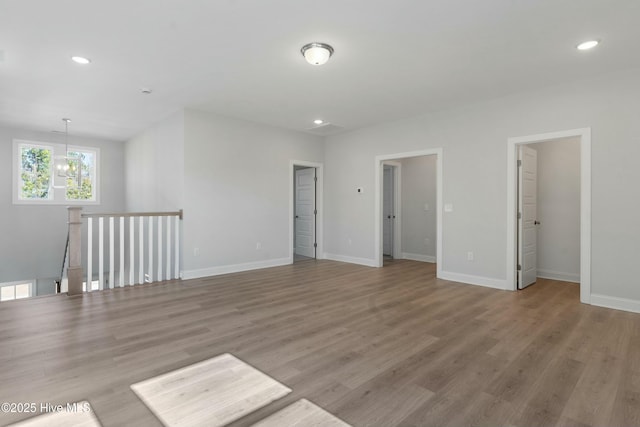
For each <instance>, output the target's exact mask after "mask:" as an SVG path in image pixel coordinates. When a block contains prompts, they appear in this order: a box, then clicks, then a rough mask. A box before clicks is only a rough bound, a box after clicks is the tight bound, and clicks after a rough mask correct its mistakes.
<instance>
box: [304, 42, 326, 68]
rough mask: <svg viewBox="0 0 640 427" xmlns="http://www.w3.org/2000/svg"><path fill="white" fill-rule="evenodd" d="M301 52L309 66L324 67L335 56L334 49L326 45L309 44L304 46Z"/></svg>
mask: <svg viewBox="0 0 640 427" xmlns="http://www.w3.org/2000/svg"><path fill="white" fill-rule="evenodd" d="M300 52H302V56H304V59H306V60H307V62H308V63H309V64H311V65H322V64H325V63H326V62H327V61H328V60H329V58H330V57H331V55H333V48H332V47H331V46H329V45H328V44H325V43H309V44H306V45H304V46H302V49H300Z"/></svg>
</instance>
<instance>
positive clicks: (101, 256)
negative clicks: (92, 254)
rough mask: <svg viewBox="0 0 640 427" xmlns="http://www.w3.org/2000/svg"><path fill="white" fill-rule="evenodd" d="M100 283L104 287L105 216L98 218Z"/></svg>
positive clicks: (101, 287)
mask: <svg viewBox="0 0 640 427" xmlns="http://www.w3.org/2000/svg"><path fill="white" fill-rule="evenodd" d="M98 283H99V288H100V290H103V289H104V218H103V217H100V218H98Z"/></svg>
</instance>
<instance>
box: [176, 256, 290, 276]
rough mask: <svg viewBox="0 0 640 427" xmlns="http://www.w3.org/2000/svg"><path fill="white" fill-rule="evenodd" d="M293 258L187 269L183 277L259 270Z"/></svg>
mask: <svg viewBox="0 0 640 427" xmlns="http://www.w3.org/2000/svg"><path fill="white" fill-rule="evenodd" d="M291 262H292V260H291V258H277V259H268V260H264V261H254V262H245V263H242V264H232V265H221V266H216V267H209V268H200V269H197V270H185V271H183V272H182V279H183V280H189V279H199V278H201V277H209V276H219V275H221V274H229V273H238V272H241V271H249V270H258V269H260V268H268V267H279V266H282V265H288V264H291Z"/></svg>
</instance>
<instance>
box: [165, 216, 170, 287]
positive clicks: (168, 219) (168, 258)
mask: <svg viewBox="0 0 640 427" xmlns="http://www.w3.org/2000/svg"><path fill="white" fill-rule="evenodd" d="M164 279H165V280H171V217H170V216H168V217H167V271H166V272H165V275H164Z"/></svg>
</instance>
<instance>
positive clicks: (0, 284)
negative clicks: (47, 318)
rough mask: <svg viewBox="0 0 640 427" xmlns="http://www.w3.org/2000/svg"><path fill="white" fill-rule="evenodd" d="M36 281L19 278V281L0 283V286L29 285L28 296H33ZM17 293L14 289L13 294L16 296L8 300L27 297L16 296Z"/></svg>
mask: <svg viewBox="0 0 640 427" xmlns="http://www.w3.org/2000/svg"><path fill="white" fill-rule="evenodd" d="M35 282H36V281H35V280H18V281H17V282H5V283H0V288H7V287H9V286H14V287H15V286H18V285H29V296H28V297H27V298H31V297H32V296H33V285H34V283H35ZM15 294H16V290H15V289H14V290H13V295H14V298H13V299H11V300H7V301H15V300H17V299H26V298H15ZM0 302H5V301H0Z"/></svg>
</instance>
